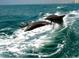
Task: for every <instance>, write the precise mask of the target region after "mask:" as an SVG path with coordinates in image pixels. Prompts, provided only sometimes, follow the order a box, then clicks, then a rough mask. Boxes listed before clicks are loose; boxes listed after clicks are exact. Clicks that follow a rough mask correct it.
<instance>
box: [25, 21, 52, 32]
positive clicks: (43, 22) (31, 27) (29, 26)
mask: <svg viewBox="0 0 79 59" xmlns="http://www.w3.org/2000/svg"><path fill="white" fill-rule="evenodd" d="M48 24H51V23H50V22H46V21H38V22H34V23H30V24H29V25H28V26H27V28H26V29H25V31H30V30H33V29H35V28H38V27H41V26H45V25H48Z"/></svg>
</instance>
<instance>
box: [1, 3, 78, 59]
mask: <svg viewBox="0 0 79 59" xmlns="http://www.w3.org/2000/svg"><path fill="white" fill-rule="evenodd" d="M50 14H56V15H65V17H64V18H63V21H64V23H63V26H64V27H62V28H60V27H59V26H58V25H55V26H54V25H46V26H42V27H39V28H36V29H34V30H31V31H26V32H25V31H24V29H25V28H26V27H27V26H26V27H24V28H20V25H21V24H22V23H26V24H27V23H28V22H31V21H33V22H35V21H40V20H44V17H47V16H49V15H50ZM52 26H54V27H55V28H52ZM74 57H76V58H78V57H79V4H50V5H0V58H74Z"/></svg>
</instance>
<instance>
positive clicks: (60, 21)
mask: <svg viewBox="0 0 79 59" xmlns="http://www.w3.org/2000/svg"><path fill="white" fill-rule="evenodd" d="M64 16H65V15H62V16H57V15H50V16H48V17H47V18H45V20H49V21H51V22H47V21H38V22H33V23H32V22H31V23H28V24H23V25H21V26H20V27H21V28H23V27H26V26H27V28H26V29H25V31H30V30H33V29H35V28H38V27H41V26H45V25H48V24H52V22H54V23H57V24H59V25H60V26H62V25H63V17H64Z"/></svg>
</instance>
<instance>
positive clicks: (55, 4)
mask: <svg viewBox="0 0 79 59" xmlns="http://www.w3.org/2000/svg"><path fill="white" fill-rule="evenodd" d="M56 4H57V5H70V4H74V5H77V4H79V3H53V4H5V5H56ZM5 5H0V6H5Z"/></svg>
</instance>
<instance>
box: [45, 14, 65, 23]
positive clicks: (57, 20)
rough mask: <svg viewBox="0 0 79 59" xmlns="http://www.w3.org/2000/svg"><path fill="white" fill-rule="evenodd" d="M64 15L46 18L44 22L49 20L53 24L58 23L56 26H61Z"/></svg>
mask: <svg viewBox="0 0 79 59" xmlns="http://www.w3.org/2000/svg"><path fill="white" fill-rule="evenodd" d="M64 16H65V15H62V16H57V15H50V16H48V17H47V18H45V20H49V21H51V23H52V22H54V23H58V24H63V17H64Z"/></svg>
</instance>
